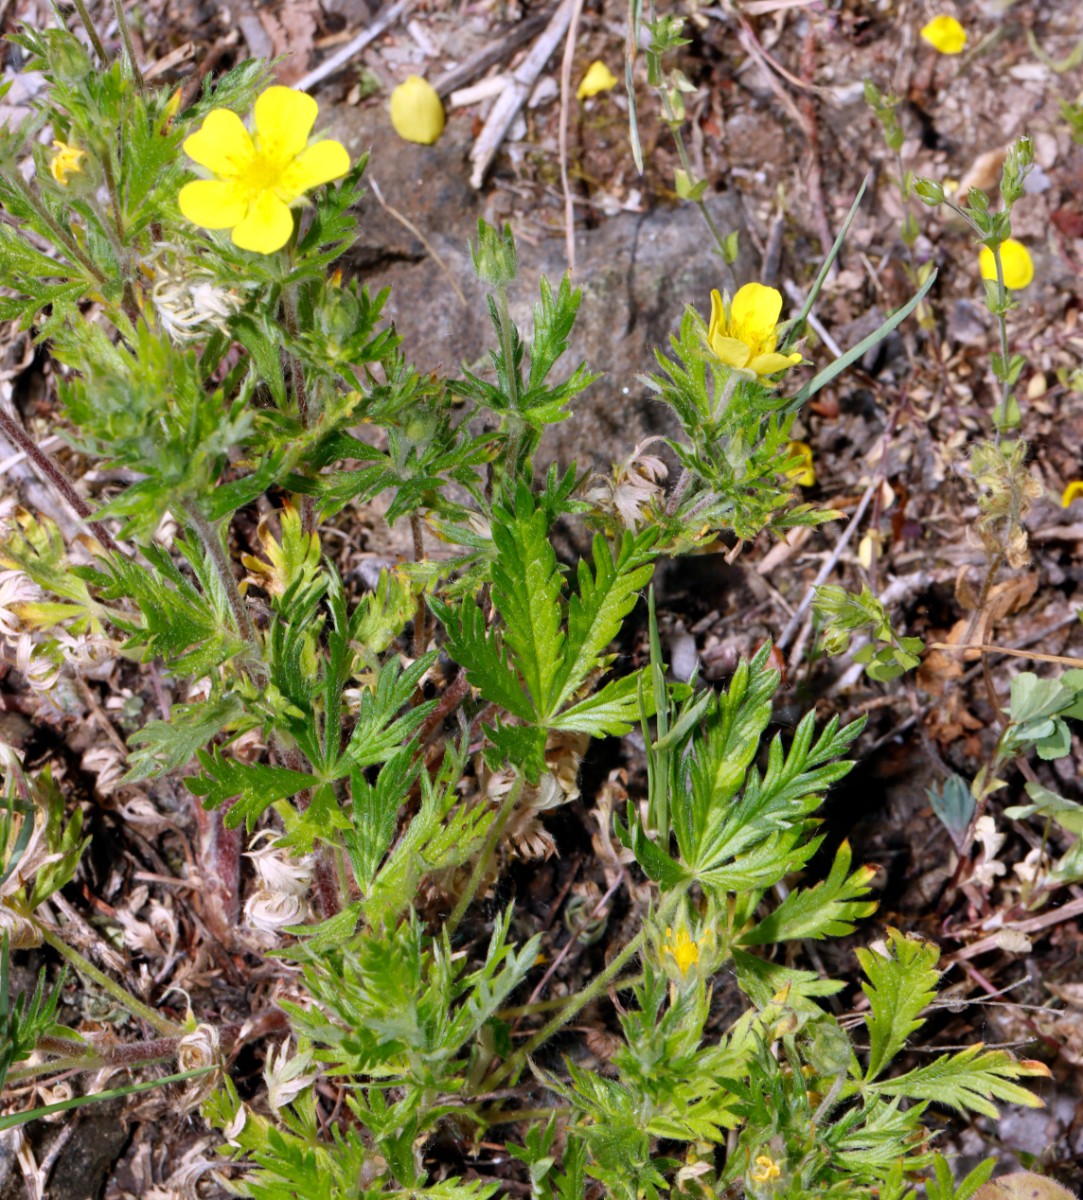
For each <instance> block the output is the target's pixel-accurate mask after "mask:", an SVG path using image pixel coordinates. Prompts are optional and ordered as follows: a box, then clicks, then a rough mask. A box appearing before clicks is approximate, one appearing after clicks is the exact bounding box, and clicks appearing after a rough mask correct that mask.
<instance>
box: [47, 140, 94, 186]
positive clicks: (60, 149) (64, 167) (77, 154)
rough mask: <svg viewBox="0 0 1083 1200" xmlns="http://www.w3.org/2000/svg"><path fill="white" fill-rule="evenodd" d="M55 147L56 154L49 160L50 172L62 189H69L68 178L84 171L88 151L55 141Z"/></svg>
mask: <svg viewBox="0 0 1083 1200" xmlns="http://www.w3.org/2000/svg"><path fill="white" fill-rule="evenodd" d="M53 146H54V147H55V148H56V153H55V154H54V155H53V157H52V158H51V159H50V160H49V172H50V174H51V175H52V177H53V178H54V179H55V180H56V181H57V183H59V184H60V186H61V187H67V186H68V176H69V175H78V174H79V172H80V171H82V169H83V165H82V163H83V159H84V158H86V151H85V150H80V149H79V147H78V146H69V145H68V143H67V142H61V141H54V142H53Z"/></svg>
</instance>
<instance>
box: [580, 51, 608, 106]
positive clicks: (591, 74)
mask: <svg viewBox="0 0 1083 1200" xmlns="http://www.w3.org/2000/svg"><path fill="white" fill-rule="evenodd" d="M616 86H617V77H616V75H614V74H613V72H612V71H611V70H610V69H609V68H608V67H607V66H606V65H605V63H604V62H602V60H601V59H595V61H594V62H592V63H591V64H590V66H589V67H587V73H586V74H585V75H584V76H583V82H582V83H581V84H580V85H579V88H578V90H577V91H576V93H575V94H576V97H577V98H578V99H580V100H586V98H587V97H588V96H597V95H598V93H599V92H608V91H609V89H610V88H614V87H616Z"/></svg>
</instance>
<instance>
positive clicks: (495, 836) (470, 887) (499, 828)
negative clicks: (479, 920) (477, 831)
mask: <svg viewBox="0 0 1083 1200" xmlns="http://www.w3.org/2000/svg"><path fill="white" fill-rule="evenodd" d="M523 782H524V780H523V777H522V776H521V775H520V776H519V777H518V779H516V781H515V783H514V784H512V786H511V788H510V789H509V791H508V794H507V795H506V796H505V797H504V803H503V804H501V806H500V811H499V812H498V813H497V814H496V818H495V819H494V821H493V823H492V824H491V825H490V826H489V832H488V833H487V834H486V836H485V842H484V844H483V845H482V847H481V853H480V854H479V855H478V858H477V862H475V863H474V869H473V871H471V873H470V878H469V880H468V881H467V884H466V890H465V891H464V892H463V894H462V895H461V896H460V897H459V902H458V904H456V905H455V909H454V911H453V912H452V914H451V917H450V918H449V920H448V923H447V927H446V928H447V933H448V936H449V937H450V936H451V935H452V934H454V932H455V930H456V929H458V928H459V925H460V923H461V922H462V919H463V917H465V916H466V910H467V909H468V908H469V907H470V905H471V904H473V902H474V897H475V896H476V895H477V894H478V889H479V888H480V887H481V881H482V880H483V879H484V878H485V872H486V871H487V870H488V868H489V862H490V860H491V859H492V857H493V853H494V852H495V850H496V847H497V844H498V842H499V841H500V837H501V834H503V832H504V829H505V827H506V826H507V824H508V821H509V820H510V818H511V814H512V812H513V811H514V810H515V805H516V804H517V803H518V801H519V797H520V795H522V791H523Z"/></svg>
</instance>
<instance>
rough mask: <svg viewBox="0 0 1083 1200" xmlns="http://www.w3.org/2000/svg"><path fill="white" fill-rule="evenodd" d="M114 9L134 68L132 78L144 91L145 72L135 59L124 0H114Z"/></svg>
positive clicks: (125, 47) (122, 38)
mask: <svg viewBox="0 0 1083 1200" xmlns="http://www.w3.org/2000/svg"><path fill="white" fill-rule="evenodd" d="M113 11H114V12H115V13H116V15H117V24H118V25H119V26H120V36H121V40H122V41H123V42H124V53H125V54H126V55H127V58H128V65H129V66H130V67H131V69H132V79H134V80H135V86H136V87H137V88H138V89H139V91H140V92H142V91H143V88H144V84H143V72H142V71H140V69H139V64H138V63H137V62H136V61H135V44H134V43H133V42H132V32H131V30H130V29H129V28H128V18H127V16H126V15H125V12H124V0H113Z"/></svg>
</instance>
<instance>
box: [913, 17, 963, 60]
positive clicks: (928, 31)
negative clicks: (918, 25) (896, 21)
mask: <svg viewBox="0 0 1083 1200" xmlns="http://www.w3.org/2000/svg"><path fill="white" fill-rule="evenodd" d="M921 36H922V37H923V38H924V39H925V41H927V42H928V43H929V45H930V46H932V47H933V49H934V50H939V51H940V53H941V54H961V53H962V49H963V47H964V46H965V45H966V30H965V29H964V28H963V27H962V25H960V24H959V22H958V21H957V20H956V19H955V18H954V17H949V16H947V15H946V14H945V13H941V14H940V16H939V17H933V19H932V20H931V21H930V22H929V23H928V24H927V25H924V26H923V27H922V30H921Z"/></svg>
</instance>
